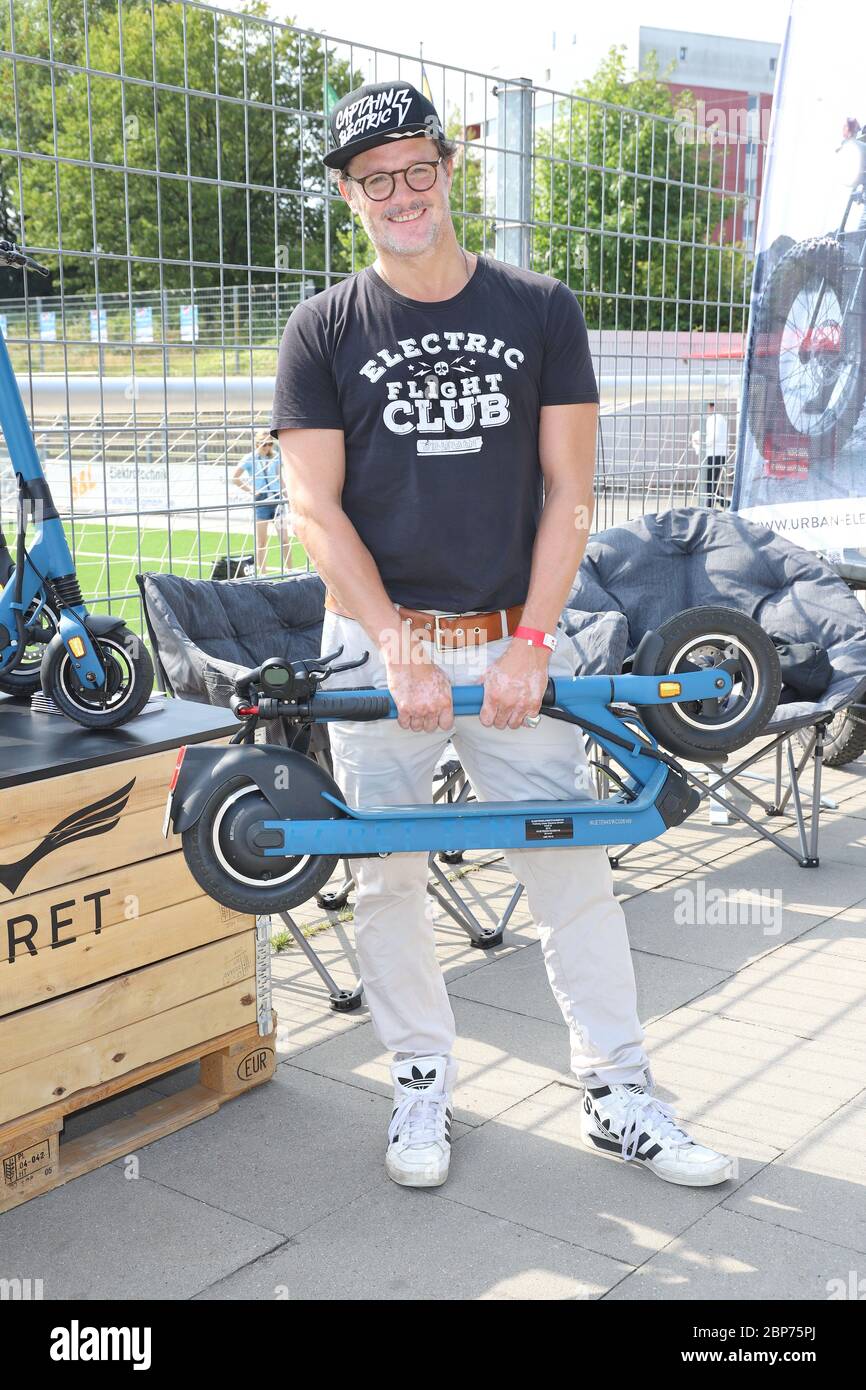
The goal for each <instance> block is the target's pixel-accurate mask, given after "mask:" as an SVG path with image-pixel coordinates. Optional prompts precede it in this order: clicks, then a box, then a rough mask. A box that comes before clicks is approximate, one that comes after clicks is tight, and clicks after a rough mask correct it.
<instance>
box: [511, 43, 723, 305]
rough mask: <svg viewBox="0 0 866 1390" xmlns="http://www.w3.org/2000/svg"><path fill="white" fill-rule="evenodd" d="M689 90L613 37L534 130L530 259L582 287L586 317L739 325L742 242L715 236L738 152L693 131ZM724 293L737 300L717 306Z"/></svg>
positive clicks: (720, 302)
mask: <svg viewBox="0 0 866 1390" xmlns="http://www.w3.org/2000/svg"><path fill="white" fill-rule="evenodd" d="M694 108H695V103H694V100H693V98H692V97H691V95H690V94H689V93H685V94H680V95H679V96H678V97H677V105H676V108H675V107H674V100H673V97H672V94H671V92H670V90H669V88H668V87H667V86H666V85H665V84H664V82H663V81H662V80H660V78H659V74H658V69H657V66H656V65H655V62H654V61H651V62H650V64H649V65H648V67H647V71H646V72H645V73H644V74H643V75H640V76H638V75H636V74H631V75H630V74H629V73H628V72H627V71H626V61H625V49H624V48H611V49H610V51H609V53H608V55H607V57H606V58H605V59H604V61H603V62H602V64H601V66H600V67H599V69H598V71H597V72H596V73H595V75H594V76H593V77H591V78H590V79H589V80H587V81H586V82H584V83H582V84H581V85H579V86H578V87H576V88H575V91H574V94H573V97H572V98H571V99H569V100H568V101H564V102H561V103H560V104H559V109H558V111H557V112H556V115H555V117H554V120H553V121H552V123H551V125H550V127H549V128H548V129H543V130H542V131H541V132H540V133H539V134H538V135H537V137H536V144H535V149H534V155H535V161H534V162H535V191H534V222H535V227H534V235H533V247H532V263H533V266H534V268H535V269H537V270H540V271H545V272H547V273H548V274H551V275H555V276H556V277H557V278H558V279H560V280H563V281H564V282H565V283H566V284H567V285H569V287H570V288H572V289H573V290H575V291H576V292H577V293H578V295H579V296H580V299H581V302H582V304H583V308H584V313H585V314H586V318H587V322H588V324H589V326H590V327H592V328H624V329H629V328H631V329H675V328H680V329H688V328H707V329H728V328H741V327H742V310H740V312H739V314H738V312H737V304H738V301H739V302H740V303H741V302H742V296H741V295H740V294H739V293H738V292H737V286H740V287H741V286H742V285H744V284H746V283H748V282H747V279H746V275H747V269H748V268H747V266H746V264H745V262H746V259H747V258H746V253H745V250H744V248H743V247H742V246H741V245H733V246H732V245H727V246H725V247H723V248H722V247H720V246H719V245H718V243H717V242H716V241H715V240H714V236H715V234H716V231H717V229H718V227H719V226H720V224H722V223H723V222H724V221H725V219H728V218H730V217H731V216H732V214H733V213H734V211H735V209H736V207H737V206H738V204H739V203H740V202H742V198H741V197H740V196H738V195H737V194H736V192H735V190H734V189H733V188H731V189H730V190H729V191H722V190H723V189H725V184H726V182H727V181H729V166H730V165H731V164H732V163H733V161H731V160H728V161H727V163H725V161H724V157H723V156H720V155H719V154H718V153H717V152H715V151H714V149H713V147H712V146H709V145H707V144H706V143H701V142H700V141H698V140H695V139H693V138H691V139H690V138H689V135H690V130H689V125H688V122H687V121H686V120H684V119H683V117H684V115H685V113H686V112H691V113H694ZM725 300H727V301H728V303H729V304H730V303H731V302H732V301H733V308H726V307H720V305H724V302H725Z"/></svg>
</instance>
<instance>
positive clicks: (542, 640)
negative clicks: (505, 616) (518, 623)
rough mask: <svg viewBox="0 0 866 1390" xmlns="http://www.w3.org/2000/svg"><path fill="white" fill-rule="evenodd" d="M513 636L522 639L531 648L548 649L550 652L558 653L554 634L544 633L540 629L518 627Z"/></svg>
mask: <svg viewBox="0 0 866 1390" xmlns="http://www.w3.org/2000/svg"><path fill="white" fill-rule="evenodd" d="M512 636H513V637H522V638H523V640H524V642H528V643H529V645H530V647H547V649H548V651H551V652H555V651H556V638H555V637H554V635H553V633H552V632H542V631H541V628H539V627H516V628H515V629H514V632H513V633H512Z"/></svg>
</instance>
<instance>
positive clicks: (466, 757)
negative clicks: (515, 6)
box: [272, 82, 731, 1187]
mask: <svg viewBox="0 0 866 1390" xmlns="http://www.w3.org/2000/svg"><path fill="white" fill-rule="evenodd" d="M330 120H331V132H332V136H333V139H334V143H335V146H336V148H335V149H334V150H332V151H331V152H330V153H329V154H328V155H327V157H326V163H327V164H328V165H329V167H331V168H334V169H338V170H339V171H340V177H339V187H340V192H341V194H342V196H343V197H344V198H345V200H346V202H347V203H348V204H349V207H350V208H351V209H352V211H353V213H354V214H355V215H356V216H357V217H358V218H359V219H360V221H361V223H362V225H363V227H364V230H365V231H366V233H367V235H368V236H369V238H370V240H371V242H372V244H373V246H374V247H375V249H376V252H377V259H376V261H375V263H374V265H373V266H372V267H368V268H367V269H365V270H362V271H360V272H359V273H358V274H355V275H352V276H350V277H349V278H348V279H346V280H344V281H342V282H341V283H340V284H338V285H335V286H333V287H332V288H331V289H328V290H325V291H324V292H323V293H321V294H318V295H315V296H314V297H313V298H311V299H309V300H307V301H306V302H305V303H304V304H301V305H300V306H299V307H298V308H297V309H296V310H295V311H294V313H293V314H292V316H291V318H290V319H289V322H288V324H287V326H286V329H285V332H284V334H283V340H282V344H281V347H280V356H279V365H278V371H277V381H276V390H275V396H274V411H273V420H272V431H273V433H274V434H276V435H277V436H278V438H279V440H280V446H281V449H282V455H283V459H284V461H285V465H286V469H287V473H288V477H289V488H290V493H291V497H292V503H293V510H294V518H295V528H296V531H297V534H298V535H299V536H300V538H301V540H302V541H303V542H304V545H305V546H306V548H307V551H308V553H309V554H310V556H311V557H312V559H313V560H314V562H315V564H316V566H317V568H318V570H319V572H320V574H321V575H322V577H323V578H324V580H325V582H326V585H327V589H328V596H327V600H326V615H325V625H324V631H323V635H322V649H323V651H329V650H330V651H333V650H334V649H335V648H337V647H338V646H341V645H342V647H343V658H342V659H344V660H345V659H352V658H356V657H360V656H362V655H363V654H364V653H367V654H368V655H367V660H366V662H365V664H364V665H362V666H361V667H359V668H358V669H357V670H354V671H351V672H346V673H343V674H342V675H338V676H337V677H336V682H337V683H341V684H342V685H344V686H349V685H353V684H354V685H358V684H363V685H378V686H386V685H387V687H388V688H389V689H390V691H391V694H392V695H393V698H394V701H395V703H396V705H397V710H398V716H399V717H398V719H397V720H396V721H395V720H380V721H378V722H375V723H369V724H363V723H355V722H352V723H342V724H340V723H337V724H331V725H330V732H331V749H332V753H333V758H334V771H335V775H336V777H337V780H338V781H339V783H340V785H341V787H342V789H343V792H344V794H345V795H346V797H347V798H348V799H349V801H350V804H354V805H361V804H377V803H378V804H382V803H386V802H418V801H425V800H426V801H429V800H430V798H431V784H432V775H433V771H434V768H435V766H436V763H437V761H438V759H439V758H440V756H441V754H442V752H443V750H444V748H445V746H446V744H447V742H448V739H449V737H453V743H454V746H455V748H456V750H457V753H458V755H459V757H460V760H461V762H462V764H463V767H464V768H465V770H466V773H467V775H468V776H469V778H470V780H471V783H472V786H473V788H474V790H475V793H476V795H477V796H478V798H479V800H514V799H517V798H527V797H534V798H539V799H544V800H554V799H563V798H565V797H571V796H574V795H575V793H576V792H577V793H578V794H581V795H584V796H586V795H590V794H591V782H590V780H589V774H588V768H587V761H586V755H585V753H584V750H583V744H582V741H581V738H580V735H579V732H578V730H577V729H575V727H574V726H572V725H568V724H563V723H561V722H557V721H554V720H550V719H545V718H542V719H540V720H539V718H538V712H539V708H540V705H541V698H542V695H543V692H544V690H545V687H546V685H547V681H548V676H549V675H550V674H554V675H560V676H562V675H567V676H571V675H573V674H574V665H575V660H576V657H575V650H574V647H573V645H572V644H571V643H570V642H569V640H568V639H567V638H566V637H563V638H562V639H561V641H560V643H559V645H557V643H556V639H555V636H554V633H555V630H556V628H557V625H558V620H559V614H560V612H561V610H562V607H563V604H564V602H565V600H566V598H567V596H568V593H569V590H570V588H571V586H572V583H573V580H574V575H575V573H576V571H577V568H578V565H579V562H580V558H581V555H582V553H583V549H584V544H585V541H586V533H587V527H588V525H589V516H590V512H591V506H592V483H593V469H594V457H595V435H596V424H597V401H598V393H597V388H596V382H595V376H594V373H593V369H592V364H591V361H590V356H589V350H588V343H587V334H586V328H585V325H584V321H583V317H582V315H581V313H580V310H579V308H578V306H577V304H576V302H575V299H574V296H573V295H572V294H571V293H570V291H569V290H568V289H566V287H565V286H564V285H562V284H561V283H559V282H558V281H556V280H552V279H549V278H548V277H547V276H543V275H536V274H532V273H530V272H527V271H523V270H518V269H515V268H514V267H512V266H506V265H501V264H499V263H497V262H496V261H493V260H488V259H485V258H479V257H476V256H474V255H468V254H467V253H466V252H465V251H464V250H463V249H462V248H461V247H460V245H459V244H458V242H457V238H456V236H455V233H454V227H453V224H452V221H451V216H450V211H449V191H450V187H451V179H452V173H453V155H454V146H453V145H452V144H451V143H449V142H448V141H446V140H445V139H444V134H443V131H442V129H441V126H440V123H439V119H438V116H437V115H436V111H435V109H434V108H433V106H432V104H431V103H430V102H429V101H427V100H426V98H424V97H423V96H422V95H421V94H420V93H419V92H417V91H416V90H415V89H414V88H413V87H411V86H409V85H408V84H407V83H402V82H401V83H377V84H372V85H370V86H366V87H362V88H361V89H359V90H358V91H355V92H351V93H350V94H349V95H348V96H346V97H344V98H343V99H342V101H340V102H339V103H337V105H336V106H335V107H334V109H333V111H332V113H331V118H330ZM542 503H543V505H542ZM472 681H483V683H484V703H483V707H482V709H481V712H480V716H479V717H478V718H477V719H476V718H460V719H458V720H456V721H455V719H454V716H453V709H452V703H451V686H452V684H466V683H469V682H472ZM331 684H333V682H329V685H331ZM507 859H508V863H509V866H510V867H511V868H512V870H513V872H514V874H515V876H516V877H517V878H519V879H520V881H521V882H522V883H524V884H525V886H526V892H527V897H528V901H529V905H530V907H531V910H532V913H533V916H534V918H535V921H536V923H537V925H538V929H539V933H540V937H541V941H542V946H543V953H544V960H545V965H546V967H547V971H548V975H549V978H550V982H551V985H552V988H553V992H554V995H555V997H556V999H557V1002H558V1003H559V1005H560V1008H561V1010H562V1013H563V1016H564V1018H565V1021H566V1023H567V1025H568V1028H569V1032H570V1038H571V1060H572V1067H573V1069H574V1072H575V1074H576V1075H577V1076H578V1077H579V1078H580V1079H581V1080H582V1081H583V1082H584V1083H585V1086H586V1092H585V1099H584V1105H583V1110H582V1115H581V1122H582V1137H583V1141H584V1143H586V1145H587V1146H588V1147H589V1148H591V1149H593V1151H594V1152H597V1153H601V1154H607V1155H608V1156H610V1157H616V1158H617V1159H618V1160H620V1161H622V1160H623V1159H625V1160H635V1161H636V1162H638V1163H640V1164H641V1165H643V1166H646V1167H648V1168H650V1169H652V1170H653V1171H654V1172H655V1173H657V1174H658V1175H659V1176H660V1177H662V1178H664V1179H666V1180H667V1181H670V1182H677V1183H686V1184H689V1185H706V1184H710V1183H717V1182H722V1181H724V1180H725V1179H726V1178H727V1177H729V1176H730V1171H731V1165H730V1160H729V1159H727V1158H725V1157H724V1156H723V1155H722V1154H717V1153H714V1152H713V1151H712V1150H710V1149H706V1148H703V1147H702V1146H700V1145H698V1144H696V1143H694V1142H693V1141H692V1140H691V1139H689V1137H688V1136H687V1135H686V1134H685V1133H684V1132H683V1131H682V1130H681V1129H679V1128H678V1127H677V1126H676V1125H675V1124H674V1122H673V1120H672V1118H671V1115H670V1111H669V1110H668V1108H667V1107H665V1106H663V1105H661V1104H660V1103H659V1102H658V1101H657V1100H656V1099H655V1098H654V1097H653V1096H652V1095H651V1093H650V1090H649V1086H650V1085H651V1078H650V1077H649V1070H648V1066H647V1060H646V1055H645V1053H644V1050H643V1033H642V1030H641V1027H640V1023H639V1021H638V1018H637V1012H636V1001H635V985H634V974H633V970H632V964H631V955H630V951H629V944H628V938H627V935H626V930H625V922H624V918H623V914H622V910H621V908H620V907H619V905H618V903H617V902H616V899H615V898H614V895H613V889H612V882H611V873H610V868H609V864H608V860H607V856H606V854H605V852H604V850H603V849H602V848H600V847H591V848H585V849H584V848H581V849H575V848H569V849H564V848H563V849H556V848H540V849H532V850H521V851H519V852H514V853H510V854H509V855H508V856H507ZM354 871H355V875H356V879H357V884H358V891H357V898H356V905H355V929H356V941H357V950H358V958H359V963H360V970H361V977H362V980H363V984H364V991H365V996H366V1000H367V1004H368V1006H369V1009H370V1014H371V1019H372V1023H373V1027H374V1029H375V1031H376V1034H377V1036H378V1038H379V1039H380V1041H381V1042H382V1044H383V1045H384V1046H385V1047H386V1048H387V1049H388V1050H389V1051H390V1052H392V1053H393V1054H394V1059H395V1060H394V1065H393V1067H392V1075H393V1080H394V1111H393V1114H392V1118H391V1123H390V1126H389V1132H388V1141H389V1142H388V1148H387V1155H386V1167H387V1171H388V1173H389V1174H390V1176H391V1177H392V1178H393V1179H394V1180H395V1181H396V1182H398V1183H402V1184H405V1185H407V1186H415V1187H421V1186H435V1185H438V1184H440V1183H442V1182H444V1181H445V1179H446V1177H447V1174H448V1166H449V1160H450V1128H451V1092H452V1089H453V1086H454V1081H455V1077H456V1071H457V1068H456V1064H455V1062H454V1059H453V1057H452V1055H451V1053H452V1048H453V1045H454V1037H455V1029H454V1018H453V1014H452V1012H451V1007H450V1005H449V1002H448V995H447V993H446V990H445V984H444V981H443V979H442V974H441V971H440V970H439V967H438V965H437V962H436V954H435V946H434V936H433V927H432V925H431V923H430V922H429V920H428V919H427V917H426V914H425V885H426V877H427V861H426V855H424V854H415V853H413V854H395V855H392V856H389V857H387V858H384V859H382V858H374V859H357V860H355V861H354Z"/></svg>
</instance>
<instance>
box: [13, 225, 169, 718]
mask: <svg viewBox="0 0 866 1390" xmlns="http://www.w3.org/2000/svg"><path fill="white" fill-rule="evenodd" d="M0 265H7V266H15V267H17V268H20V269H22V270H25V269H26V270H33V271H36V272H38V273H39V274H41V275H47V274H48V273H49V272H48V270H47V269H46V268H45V266H41V265H39V264H38V263H37V262H36V261H34V260H32V259H31V257H30V256H28V255H26V254H25V253H24V252H23V251H21V250H19V248H18V247H17V246H15V245H13V243H11V242H8V241H0ZM0 426H2V429H3V434H4V435H5V437H6V444H7V447H8V449H9V457H10V460H11V462H12V467H13V470H14V476H15V480H16V483H17V513H18V535H17V540H16V546H15V561H14V563H13V561H12V557H11V555H10V552H9V547H8V545H7V543H6V538H5V536H4V535H3V533H2V531H0V586H2V591H0V690H2V691H5V692H6V693H7V694H10V695H22V696H28V695H32V694H33V693H34V692H35V691H36V690H38V689H39V687H40V685H41V686H42V689H43V690H44V692H45V694H46V695H49V696H50V697H51V699H52V700H53V701H54V703H55V704H56V705H57V707H58V709H60V710H61V711H62V712H63V713H64V714H65V715H67V716H68V717H69V718H70V719H74V720H75V721H76V723H78V724H82V725H84V726H85V727H86V728H90V729H113V728H116V727H117V725H119V724H125V723H127V722H128V721H129V720H130V719H134V718H135V716H136V715H137V714H138V713H139V712H140V710H141V709H142V708H143V706H144V705H145V704H146V703H147V700H148V697H149V695H150V693H151V691H152V690H153V664H152V662H151V659H150V656H149V654H148V651H147V648H146V647H145V646H144V643H143V642H142V641H141V639H140V638H139V637H138V636H137V635H136V634H135V633H134V632H132V631H130V629H129V628H127V627H126V625H125V624H124V622H123V619H122V618H117V617H112V616H111V615H110V614H99V615H97V614H94V613H90V612H89V611H88V609H87V606H86V604H85V602H84V599H83V597H82V594H81V586H80V584H79V582H78V578H77V576H76V573H75V565H74V562H73V559H72V554H71V552H70V549H69V544H68V542H67V540H66V534H65V532H64V530H63V523H62V522H61V520H60V516H59V514H58V511H57V508H56V507H55V505H54V500H53V498H52V496H51V490H50V488H49V486H48V482H47V479H46V477H45V473H44V471H43V469H42V464H41V462H40V459H39V455H38V453H37V452H36V445H35V443H34V441H33V435H32V433H31V431H30V426H29V424H28V421H27V414H26V411H25V409H24V402H23V400H22V398H21V392H20V391H19V389H18V383H17V381H16V379H15V373H14V371H13V368H12V363H11V361H10V358H9V352H8V350H7V347H6V343H5V340H4V338H3V333H2V331H0ZM30 524H34V525H35V527H36V531H35V536H34V539H33V541H32V542H31V544H30V545H29V546H28V545H27V529H28V525H30Z"/></svg>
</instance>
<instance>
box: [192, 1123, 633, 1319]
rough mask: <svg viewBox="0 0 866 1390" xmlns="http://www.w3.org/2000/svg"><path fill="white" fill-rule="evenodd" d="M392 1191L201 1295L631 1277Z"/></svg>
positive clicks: (612, 1265) (492, 1290)
mask: <svg viewBox="0 0 866 1390" xmlns="http://www.w3.org/2000/svg"><path fill="white" fill-rule="evenodd" d="M457 1147H458V1148H459V1145H458V1146H457ZM388 1189H389V1190H388V1191H378V1190H377V1191H376V1192H375V1193H374V1194H370V1195H365V1196H363V1197H361V1198H360V1199H358V1200H357V1201H355V1202H353V1203H352V1204H351V1206H348V1207H346V1208H344V1209H343V1210H341V1211H339V1212H335V1213H334V1215H333V1216H330V1217H328V1218H327V1219H326V1220H324V1221H320V1222H319V1223H318V1224H317V1225H315V1226H313V1227H312V1228H309V1229H307V1230H306V1231H304V1232H303V1233H302V1234H301V1235H300V1236H297V1237H296V1238H295V1239H293V1240H292V1241H291V1242H290V1243H289V1244H287V1245H286V1246H284V1247H283V1248H281V1249H280V1250H278V1251H276V1252H275V1253H274V1254H273V1255H269V1256H267V1257H265V1258H264V1259H261V1260H256V1261H255V1263H254V1264H251V1265H250V1266H248V1267H247V1268H245V1269H242V1270H239V1271H238V1272H237V1274H235V1275H232V1276H230V1277H229V1278H227V1279H223V1280H222V1281H221V1282H220V1283H218V1284H214V1285H213V1286H212V1287H211V1288H210V1289H208V1290H207V1291H206V1292H205V1293H204V1294H202V1295H201V1297H202V1298H207V1299H232V1300H234V1299H271V1300H273V1299H275V1298H277V1299H280V1298H286V1299H289V1300H295V1299H299V1300H300V1299H338V1300H347V1299H364V1300H365V1301H366V1300H367V1299H377V1300H383V1299H393V1300H394V1301H395V1302H399V1303H404V1302H407V1301H409V1302H411V1301H414V1300H420V1299H431V1300H435V1301H437V1302H439V1301H443V1300H447V1301H451V1300H461V1301H465V1300H469V1301H473V1302H474V1301H487V1300H497V1301H499V1300H506V1301H507V1300H518V1299H519V1300H524V1299H526V1300H538V1299H545V1300H551V1301H555V1300H563V1299H586V1298H598V1297H599V1296H600V1295H601V1294H602V1293H604V1292H605V1290H606V1289H609V1288H611V1287H612V1285H614V1284H615V1283H616V1282H617V1281H618V1280H619V1279H621V1278H622V1277H623V1275H624V1274H626V1273H628V1267H627V1266H625V1265H622V1264H619V1263H617V1262H616V1261H614V1260H610V1259H606V1258H605V1257H604V1256H603V1255H598V1254H596V1253H595V1252H594V1251H591V1250H584V1249H581V1248H580V1246H576V1245H571V1244H568V1243H567V1242H566V1241H564V1240H557V1239H553V1238H551V1237H550V1236H545V1235H542V1234H539V1232H537V1231H530V1230H526V1229H525V1228H524V1227H522V1226H520V1225H519V1224H516V1223H514V1222H512V1221H508V1220H505V1219H503V1218H501V1217H497V1216H490V1215H488V1214H487V1213H486V1212H482V1211H474V1210H472V1209H470V1208H468V1207H466V1206H464V1205H463V1204H462V1203H455V1202H451V1201H450V1200H449V1199H448V1198H447V1197H441V1196H440V1197H439V1198H438V1199H436V1198H434V1196H433V1193H432V1192H429V1191H428V1192H425V1191H417V1190H416V1191H413V1190H411V1189H409V1188H400V1187H397V1186H396V1184H394V1183H390V1182H389V1183H388ZM446 1190H447V1189H446V1188H441V1189H436V1191H437V1192H440V1193H441V1192H445V1191H446ZM277 1306H279V1303H278V1305H277Z"/></svg>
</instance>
